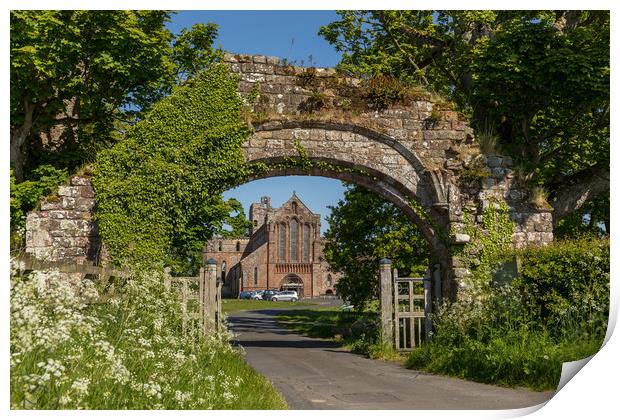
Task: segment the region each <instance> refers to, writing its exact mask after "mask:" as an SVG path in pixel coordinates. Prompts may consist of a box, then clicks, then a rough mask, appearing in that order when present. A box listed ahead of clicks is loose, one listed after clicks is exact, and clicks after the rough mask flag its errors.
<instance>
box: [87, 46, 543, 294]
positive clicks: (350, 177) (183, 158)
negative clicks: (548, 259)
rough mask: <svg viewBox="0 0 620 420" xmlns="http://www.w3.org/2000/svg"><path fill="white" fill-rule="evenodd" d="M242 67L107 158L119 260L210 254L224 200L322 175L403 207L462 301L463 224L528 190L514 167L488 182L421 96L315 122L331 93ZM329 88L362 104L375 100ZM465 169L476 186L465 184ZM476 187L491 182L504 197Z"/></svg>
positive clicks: (284, 74) (198, 87) (174, 102)
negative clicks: (317, 105) (232, 192)
mask: <svg viewBox="0 0 620 420" xmlns="http://www.w3.org/2000/svg"><path fill="white" fill-rule="evenodd" d="M228 58H229V60H230V56H229V57H228ZM234 60H237V59H234ZM234 60H233V63H232V65H231V63H230V62H225V63H221V64H215V65H213V66H212V67H211V68H210V69H208V70H207V71H205V72H203V73H201V74H200V75H198V76H197V77H196V78H195V79H192V80H190V81H188V82H187V83H185V84H184V85H182V86H180V87H178V88H177V89H175V90H174V91H173V92H172V94H171V95H170V96H169V97H167V98H166V99H164V100H163V101H161V102H159V103H158V104H156V105H155V106H154V108H153V109H152V110H151V112H150V113H149V114H148V115H147V116H146V117H145V119H144V120H142V121H140V122H139V123H137V124H135V126H133V127H131V128H130V129H129V130H128V133H127V136H126V139H124V140H123V141H121V142H119V143H118V144H117V145H116V146H115V147H113V148H112V149H109V150H105V151H103V152H101V154H100V155H99V156H98V159H97V163H96V172H95V177H94V179H93V185H94V187H95V190H96V194H97V203H98V207H97V211H96V219H97V221H98V223H99V232H100V235H101V237H102V240H103V242H104V243H105V245H106V246H107V248H108V252H109V254H110V257H111V259H112V260H113V261H114V262H116V263H119V264H123V265H153V264H161V263H163V261H165V260H166V258H167V257H168V256H169V255H170V253H171V252H172V250H175V251H176V252H178V250H184V249H191V248H192V247H193V248H194V249H196V248H198V249H199V248H200V247H202V245H203V244H204V243H205V242H206V240H208V239H209V238H210V237H211V235H212V233H213V231H214V229H213V226H214V225H215V223H217V221H219V220H221V219H222V218H223V217H225V216H226V215H227V213H228V211H229V209H228V207H227V206H226V205H225V203H223V201H222V198H221V193H222V192H223V191H225V190H227V189H230V188H233V187H235V186H238V185H240V184H242V183H245V182H248V181H250V180H254V179H260V178H267V177H273V176H280V175H315V176H324V177H329V178H335V179H340V180H344V181H348V182H351V183H355V184H359V185H361V186H364V187H366V188H368V189H370V190H371V191H374V192H376V193H377V194H379V195H380V196H381V197H383V198H385V199H386V200H388V201H390V202H392V203H394V204H395V205H396V206H398V207H399V208H401V209H402V210H403V211H404V213H405V214H406V215H408V216H409V217H410V219H411V220H412V222H413V223H415V224H416V225H417V226H418V227H419V228H420V230H421V232H422V233H423V235H424V236H425V238H426V239H427V241H428V242H429V244H430V248H431V249H432V251H433V258H434V262H439V263H440V264H441V266H442V268H443V270H442V276H443V285H444V292H446V293H448V294H450V295H454V293H455V291H456V284H458V283H459V278H462V277H464V276H465V275H466V273H465V271H464V270H463V269H462V268H460V266H459V262H458V259H457V258H455V250H458V247H459V246H460V244H462V243H464V242H467V235H466V234H463V232H464V229H465V226H466V224H467V223H476V220H477V217H478V215H479V214H480V211H481V210H482V209H483V208H484V206H485V200H488V199H489V198H493V197H495V198H497V199H498V200H500V201H501V200H504V199H505V198H510V197H512V195H511V194H513V193H514V192H515V191H517V190H516V189H515V188H513V187H512V186H511V183H510V182H508V180H507V177H506V174H507V172H506V171H505V170H504V169H503V168H498V169H497V170H495V169H494V172H491V171H490V169H489V166H488V165H487V161H486V160H484V161H483V162H482V163H480V162H481V161H480V159H477V160H475V159H469V160H468V158H467V155H468V154H471V155H472V156H474V155H475V156H478V157H480V152H479V150H478V151H477V154H475V153H472V151H474V152H475V151H476V150H477V146H475V145H474V144H473V141H472V138H473V137H472V135H471V129H469V128H468V127H467V126H466V124H465V123H464V122H463V121H462V120H461V119H460V118H461V117H459V116H458V115H457V114H456V113H455V112H453V111H451V110H450V109H449V108H441V110H440V111H438V110H437V109H436V108H437V104H436V103H435V102H433V100H432V98H430V97H429V95H428V94H421V93H419V92H418V93H416V94H415V95H413V96H411V97H408V96H407V97H404V98H403V99H402V100H401V103H400V104H398V106H395V107H392V108H389V107H388V108H387V109H382V110H377V109H365V108H363V106H362V108H360V109H361V111H360V110H353V111H351V110H350V109H349V110H347V109H348V108H347V107H348V106H349V105H346V104H345V102H344V101H341V102H338V101H340V99H338V98H332V99H331V102H332V103H336V102H338V104H339V105H337V108H334V109H328V110H326V111H325V112H322V111H319V112H314V113H310V114H308V113H306V111H303V110H307V109H308V101H311V100H313V99H312V98H313V97H316V96H317V95H319V96H320V95H325V94H324V93H322V92H320V91H317V89H320V88H321V87H320V84H316V83H314V82H312V83H311V86H310V87H308V86H305V87H304V86H301V87H300V86H299V85H300V77H301V78H302V81H303V83H307V77H305V76H304V73H303V72H301V73H300V72H299V71H298V70H297V69H294V68H292V70H291V68H289V67H283V66H278V65H277V64H275V63H271V64H269V63H268V64H265V65H262V66H259V65H258V64H252V65H249V64H248V65H245V66H238V65H237V64H235V62H234ZM246 60H247V58H246ZM260 60H263V59H262V58H261V59H260ZM235 66H237V67H235ZM235 69H237V70H239V69H245V70H248V71H250V73H249V75H248V74H243V72H241V74H239V73H238V72H237V73H238V74H234V73H235ZM231 70H232V73H231ZM252 71H253V72H252ZM259 71H262V72H263V73H265V74H264V75H262V74H260V73H256V72H259ZM304 71H305V70H304ZM279 74H281V75H279ZM313 74H314V73H313ZM330 74H333V73H330ZM312 77H315V76H312ZM330 77H331V76H330ZM248 80H252V81H253V83H249V82H248ZM257 81H258V82H257ZM260 82H267V83H266V84H263V85H260ZM269 82H273V84H270V83H269ZM276 82H278V83H280V84H279V85H277V84H276ZM330 83H331V84H329V85H328V86H329V87H330V89H332V90H337V91H339V92H345V93H346V95H350V98H349V99H351V98H353V99H354V100H355V101H358V102H359V100H360V98H363V97H364V96H363V95H367V94H368V93H367V92H366V93H364V94H360V93H359V88H348V89H342V88H341V85H340V83H341V81H339V80H336V81H335V82H334V81H332V82H330ZM347 83H348V82H347ZM353 85H355V83H353ZM355 89H357V90H355ZM282 92H283V93H282ZM299 92H302V94H300V93H299ZM326 92H331V90H329V89H328V90H326ZM356 92H357V93H356ZM371 93H372V92H371ZM339 94H341V93H339ZM420 95H421V96H420ZM344 99H347V98H344ZM279 101H284V102H279ZM349 102H351V101H349ZM358 106H360V105H359V104H358ZM310 108H312V107H310ZM300 109H301V110H302V111H299V110H300ZM273 110H276V111H277V112H275V113H274V112H272V111H273ZM257 118H258V120H259V121H257V120H256V119H257ZM483 158H484V157H483ZM484 159H486V158H484ZM472 162H473V163H472ZM500 162H501V159H500ZM475 165H478V166H475ZM480 165H481V166H480ZM464 170H468V171H469V173H471V174H473V175H468V176H469V178H467V179H468V180H471V179H474V181H475V182H474V183H473V184H471V185H470V184H463V183H462V182H460V181H459V176H460V175H462V172H463V171H464ZM476 171H477V172H476ZM480 174H482V175H480ZM474 176H478V177H487V178H489V181H488V183H489V185H490V183H491V180H492V182H493V187H492V188H491V187H489V188H487V187H485V186H484V185H480V181H481V178H478V179H475V178H473V177H474ZM492 177H495V178H492ZM468 182H469V181H468ZM501 183H504V184H501ZM474 184H478V186H477V187H476V186H475V185H474ZM487 193H488V194H487ZM515 197H516V198H515V199H514V200H513V201H515V202H516V204H509V206H510V209H511V210H512V211H513V212H514V217H515V218H516V219H517V221H518V222H519V223H521V221H519V217H522V218H523V219H524V220H525V221H526V222H527V217H528V216H529V215H530V214H532V213H536V212H535V211H534V212H532V211H530V212H529V213H527V211H523V209H522V208H520V207H519V206H518V204H519V203H518V202H519V201H520V197H521V196H519V195H517V196H515ZM495 198H493V199H495ZM463 210H467V211H463ZM526 210H527V209H526ZM546 228H547V227H545V229H546ZM548 228H549V230H550V229H551V227H550V223H549V226H548ZM523 230H527V226H525V225H524V227H523ZM536 235H539V236H540V238H542V233H537V234H536ZM526 238H527V240H529V239H530V236H529V234H528V236H526ZM532 238H533V239H534V240H536V238H538V236H536V238H534V236H532Z"/></svg>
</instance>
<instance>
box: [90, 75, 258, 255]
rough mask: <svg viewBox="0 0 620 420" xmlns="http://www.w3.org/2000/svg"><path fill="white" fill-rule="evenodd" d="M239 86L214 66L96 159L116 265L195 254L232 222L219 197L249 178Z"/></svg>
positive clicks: (102, 219)
mask: <svg viewBox="0 0 620 420" xmlns="http://www.w3.org/2000/svg"><path fill="white" fill-rule="evenodd" d="M241 109H242V100H241V98H239V96H238V94H237V79H236V78H234V77H231V76H230V75H229V73H228V70H227V69H226V67H225V66H224V65H221V64H215V65H213V66H212V67H210V68H209V69H208V70H207V71H204V72H202V73H201V74H199V75H198V76H197V77H196V78H195V79H193V80H192V81H190V82H188V83H186V84H184V85H183V86H182V87H178V88H176V89H175V90H174V91H173V93H172V94H171V95H170V96H169V97H167V98H165V99H164V100H162V101H160V102H159V103H157V104H156V105H155V106H154V107H153V109H152V110H151V111H150V112H149V113H148V114H147V115H146V117H145V118H144V120H143V121H141V122H139V123H137V124H136V125H135V126H134V127H132V129H131V130H130V131H129V132H128V134H127V139H126V140H125V141H123V142H121V143H119V144H118V145H116V146H115V147H114V148H112V149H110V150H105V151H103V152H101V153H100V155H99V157H98V160H97V168H96V175H95V177H94V179H93V184H94V186H95V189H96V191H97V198H98V206H99V207H98V210H97V218H98V220H99V226H100V233H101V236H102V238H103V241H104V242H105V243H106V245H107V246H108V247H109V251H110V256H111V257H112V258H113V260H114V261H116V262H118V263H124V264H130V265H133V264H144V265H147V266H148V265H154V264H160V263H161V262H162V261H164V260H165V259H166V256H167V255H169V254H170V252H171V250H175V252H176V253H177V254H180V255H183V254H186V253H188V254H189V253H192V252H195V251H196V250H197V249H199V248H201V247H202V246H203V244H204V242H205V241H206V240H207V239H209V238H210V237H211V236H212V235H213V234H214V233H216V232H217V231H218V226H221V224H220V223H221V222H220V221H222V220H225V219H226V218H227V217H229V215H230V212H231V206H230V204H226V203H224V202H223V201H222V198H221V196H220V193H221V192H222V191H224V190H226V189H228V188H231V187H232V186H235V185H238V184H240V183H242V182H244V180H245V179H246V177H247V174H248V171H247V168H246V165H245V161H244V158H243V154H242V152H241V144H242V143H243V142H244V141H245V140H246V139H247V137H248V136H249V135H250V132H249V131H248V129H247V127H246V126H245V124H243V122H242V119H241Z"/></svg>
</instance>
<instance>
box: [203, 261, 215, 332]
mask: <svg viewBox="0 0 620 420" xmlns="http://www.w3.org/2000/svg"><path fill="white" fill-rule="evenodd" d="M202 281H203V283H204V285H203V290H204V292H203V293H204V300H203V302H202V303H203V306H202V307H203V313H204V320H203V330H204V332H205V335H206V334H207V333H209V332H213V329H214V327H215V312H216V293H217V262H216V261H215V260H214V259H213V258H211V259H209V260H208V261H207V266H206V269H205V270H204V277H203V280H202Z"/></svg>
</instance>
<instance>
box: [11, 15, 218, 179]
mask: <svg viewBox="0 0 620 420" xmlns="http://www.w3.org/2000/svg"><path fill="white" fill-rule="evenodd" d="M169 19H170V13H169V12H167V11H130V10H120V11H107V10H106V11H89V10H82V11H79V10H78V11H71V10H65V11H55V10H50V11H34V10H29V11H13V12H11V165H12V166H13V168H14V171H15V178H16V181H17V182H21V181H22V180H24V179H26V178H28V177H29V175H30V173H31V172H32V170H34V169H35V168H36V167H37V166H38V165H40V164H52V165H54V166H56V167H58V168H67V169H68V170H69V171H70V172H71V171H73V169H75V168H76V167H77V166H79V165H80V164H82V163H84V162H92V161H93V160H94V158H95V156H96V152H97V151H98V150H101V149H103V148H106V147H110V146H111V145H112V144H114V143H115V142H116V141H117V140H119V139H120V138H123V136H124V134H125V132H126V130H127V129H128V128H129V126H130V125H131V124H133V123H134V122H135V121H136V120H137V119H140V118H141V117H142V115H143V114H144V112H145V111H146V110H148V109H149V108H150V106H151V105H152V104H153V103H155V102H156V101H158V100H160V99H161V98H163V97H164V96H166V95H168V94H169V93H170V91H171V89H172V87H173V86H175V85H176V84H178V83H180V82H181V81H183V80H185V79H187V78H189V77H193V76H195V75H196V74H197V73H198V72H199V71H201V70H203V69H205V68H206V67H207V66H208V65H209V64H211V63H212V62H213V61H215V60H216V59H217V58H218V57H219V56H220V52H219V51H214V50H213V49H212V44H213V41H214V39H215V37H216V36H217V25H215V24H213V23H209V24H206V25H205V24H196V25H194V26H193V27H192V28H191V29H189V30H188V29H183V30H182V31H181V33H180V34H179V35H178V36H177V37H176V38H175V37H174V35H173V34H172V33H170V31H169V30H168V29H166V27H165V24H166V23H167V22H168V21H169Z"/></svg>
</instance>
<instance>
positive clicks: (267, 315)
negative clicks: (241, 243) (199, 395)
mask: <svg viewBox="0 0 620 420" xmlns="http://www.w3.org/2000/svg"><path fill="white" fill-rule="evenodd" d="M295 309H299V308H295ZM280 311H282V310H281V309H277V310H258V311H245V312H237V313H233V314H231V315H229V318H228V322H229V325H230V327H231V329H232V331H233V332H234V333H235V334H236V335H237V336H236V337H235V340H234V342H235V344H238V345H241V346H242V347H243V348H244V349H245V351H246V360H247V361H248V363H249V364H250V365H252V366H253V367H254V368H255V369H256V370H257V371H259V372H261V373H262V374H263V375H265V376H266V377H267V378H268V379H269V380H271V381H272V382H273V384H274V385H275V387H276V388H277V389H278V391H279V392H280V393H281V394H282V395H283V396H284V398H285V399H286V401H287V402H288V404H289V407H290V408H292V409H349V410H353V409H510V408H522V407H528V406H533V405H537V404H540V403H542V402H545V401H547V400H548V399H550V398H551V397H552V396H553V391H549V392H533V391H529V390H525V389H511V388H503V387H497V386H492V385H485V384H479V383H476V382H471V381H465V380H460V379H454V378H448V377H444V376H437V375H431V374H426V373H422V372H419V371H415V370H410V369H405V368H403V367H401V366H398V365H397V364H395V363H390V362H383V361H378V360H370V359H368V358H366V357H363V356H360V355H356V354H352V353H349V352H347V351H345V350H342V349H340V348H339V347H338V346H337V345H335V344H334V343H332V342H330V341H327V340H321V339H315V338H310V337H304V336H301V335H299V334H296V333H294V332H292V331H290V330H288V329H286V328H284V327H282V326H280V325H278V323H277V321H276V318H275V316H276V314H277V313H278V312H280Z"/></svg>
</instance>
